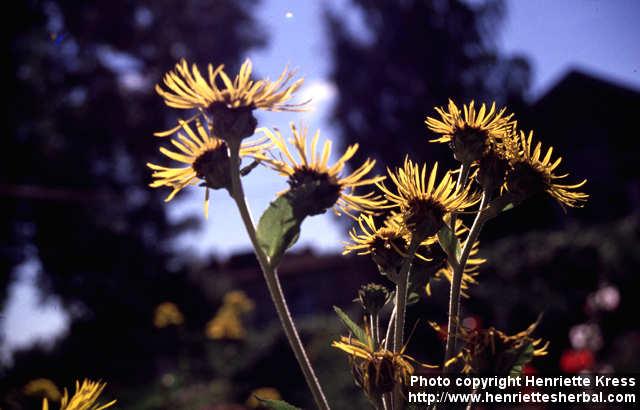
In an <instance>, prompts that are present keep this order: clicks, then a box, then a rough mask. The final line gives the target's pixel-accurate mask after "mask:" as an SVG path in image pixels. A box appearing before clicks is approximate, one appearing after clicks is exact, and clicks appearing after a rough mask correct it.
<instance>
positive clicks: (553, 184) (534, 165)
mask: <svg viewBox="0 0 640 410" xmlns="http://www.w3.org/2000/svg"><path fill="white" fill-rule="evenodd" d="M519 143H520V152H519V155H518V156H517V157H516V158H514V159H512V160H511V170H510V171H509V172H508V175H507V180H506V189H507V190H508V191H509V192H510V193H512V194H513V195H515V196H516V197H517V198H518V199H519V200H524V199H526V198H528V197H530V196H532V195H535V194H538V193H542V192H546V193H547V194H549V195H550V196H551V197H552V198H554V199H555V200H556V201H558V203H559V204H560V205H561V206H562V207H563V208H564V206H565V205H566V206H569V207H574V208H580V207H582V206H584V203H585V202H586V201H587V198H589V195H587V194H585V193H582V192H578V191H577V189H578V188H580V187H582V186H584V184H586V183H587V180H586V179H585V180H583V181H582V182H580V183H578V184H574V185H565V184H559V183H557V181H558V180H560V179H563V178H565V177H567V176H568V175H569V174H562V175H557V174H555V172H554V171H555V169H556V168H557V167H558V165H560V162H561V161H562V158H561V157H559V158H558V159H556V160H555V161H553V160H552V159H551V155H552V153H553V147H549V149H548V150H547V152H546V154H545V155H544V156H543V153H542V144H541V143H540V142H538V143H537V144H536V146H535V148H533V150H532V147H533V131H530V132H529V136H528V137H526V136H525V133H524V132H521V133H520V140H519Z"/></svg>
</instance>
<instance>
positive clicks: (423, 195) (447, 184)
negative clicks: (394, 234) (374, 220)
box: [377, 157, 479, 241]
mask: <svg viewBox="0 0 640 410" xmlns="http://www.w3.org/2000/svg"><path fill="white" fill-rule="evenodd" d="M387 171H388V173H389V177H390V178H391V181H393V183H394V185H395V192H393V191H391V189H389V188H387V187H386V186H385V185H384V184H383V183H377V185H378V187H379V188H380V189H381V190H382V192H384V194H385V197H386V199H387V200H388V201H389V202H390V205H387V207H397V208H399V213H400V214H401V215H402V222H403V224H404V226H406V228H407V229H408V230H410V231H411V233H412V234H413V235H418V236H419V238H420V240H421V241H422V240H424V239H426V238H427V237H430V236H433V235H435V234H436V233H437V232H438V230H439V229H440V228H441V227H442V225H443V224H444V217H445V215H446V214H447V213H450V212H459V211H461V210H464V209H466V208H468V207H470V206H472V205H474V204H476V203H477V202H478V200H479V197H478V195H475V194H471V193H470V192H469V190H470V186H471V185H470V184H469V185H467V186H466V187H457V188H456V181H455V180H454V178H453V177H452V176H451V172H449V171H448V172H447V173H446V174H445V175H444V177H443V178H442V179H441V180H440V182H439V183H436V177H437V172H438V163H437V162H436V163H435V165H434V166H433V168H432V169H431V173H430V174H429V179H428V181H427V173H428V172H427V171H428V168H427V165H426V164H424V165H423V166H422V167H420V166H419V165H418V164H416V163H414V162H412V161H411V160H410V159H409V158H408V157H407V158H405V161H404V167H403V168H397V169H396V170H395V171H392V170H391V169H388V168H387Z"/></svg>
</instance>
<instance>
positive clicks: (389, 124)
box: [0, 0, 640, 410]
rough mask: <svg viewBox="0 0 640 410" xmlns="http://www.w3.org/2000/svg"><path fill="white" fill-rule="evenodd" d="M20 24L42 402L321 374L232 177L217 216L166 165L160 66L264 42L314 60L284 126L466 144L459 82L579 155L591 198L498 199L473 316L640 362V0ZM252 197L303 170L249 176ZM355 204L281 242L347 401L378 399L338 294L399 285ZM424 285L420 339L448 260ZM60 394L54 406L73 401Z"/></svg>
mask: <svg viewBox="0 0 640 410" xmlns="http://www.w3.org/2000/svg"><path fill="white" fill-rule="evenodd" d="M12 7H13V13H15V14H14V15H12V16H11V18H10V19H8V20H10V21H8V22H7V25H8V26H9V33H10V34H9V60H8V61H9V63H8V64H7V65H6V70H7V76H6V78H7V81H6V83H5V85H6V86H7V88H6V90H7V93H8V98H7V101H6V109H5V113H6V119H5V124H6V126H7V129H6V132H5V133H4V136H3V137H2V148H3V152H4V153H5V154H4V156H3V158H2V161H0V204H2V216H1V217H0V230H1V235H0V238H1V240H0V312H1V313H0V358H1V364H0V407H2V408H3V409H5V410H10V409H30V408H39V403H40V402H41V398H42V397H43V395H44V396H47V397H49V398H50V399H53V400H55V399H56V397H57V398H59V394H60V391H59V390H60V389H61V388H62V387H63V386H68V387H71V386H72V385H73V383H74V381H75V380H76V379H81V378H84V377H90V378H93V379H101V380H104V381H106V382H108V383H109V385H108V387H107V390H106V391H105V394H104V397H105V400H106V399H107V398H118V400H119V404H118V407H119V408H123V409H136V410H152V409H207V410H212V409H218V410H221V409H243V408H254V407H255V406H256V403H255V402H252V401H250V400H248V399H249V398H250V397H251V395H252V392H254V391H255V390H256V389H262V390H260V391H261V395H263V396H272V397H276V396H278V395H280V396H282V397H284V398H285V399H286V400H287V401H289V402H292V403H294V404H297V405H299V406H310V405H311V400H310V396H309V394H307V390H306V387H305V385H304V381H303V378H302V374H301V373H300V371H299V369H298V367H297V364H296V363H295V360H294V357H293V355H292V354H291V352H290V350H289V348H288V345H287V342H286V340H285V338H284V336H283V334H282V332H281V331H280V328H279V323H278V322H277V318H276V315H275V311H274V309H273V307H272V305H271V302H270V300H269V298H268V294H267V291H266V289H265V286H264V284H263V280H262V276H261V274H260V271H259V268H258V266H257V263H256V261H255V258H254V257H253V254H252V253H251V250H250V248H249V247H248V244H249V242H248V239H247V238H246V236H245V232H244V229H243V228H242V226H241V222H240V220H239V218H238V217H237V212H236V210H235V209H234V207H233V204H232V201H231V200H230V199H229V198H228V197H227V196H226V194H225V193H224V192H218V191H216V192H214V195H213V198H212V201H211V209H210V218H209V220H208V221H205V220H204V218H203V217H202V213H201V212H202V198H203V192H202V191H201V190H200V189H198V188H192V189H191V190H187V192H182V193H181V194H180V195H178V198H177V199H176V200H174V201H172V202H170V203H169V204H165V203H164V202H163V199H164V196H165V195H166V194H167V192H160V191H159V190H152V189H150V188H148V186H147V184H148V183H149V182H150V172H149V170H148V169H147V168H146V167H145V163H146V162H148V161H151V162H156V163H158V162H159V161H163V159H161V156H160V155H159V153H158V146H159V145H160V144H161V143H166V141H162V140H158V139H157V138H154V137H153V136H152V133H153V132H155V131H158V130H162V129H166V128H168V126H169V125H171V124H173V123H175V119H176V117H175V116H176V111H175V110H170V109H168V108H166V107H164V105H163V103H162V101H161V99H160V98H159V97H158V96H157V95H155V93H154V91H153V86H154V84H155V83H157V82H158V81H159V80H160V79H161V76H162V74H163V73H164V72H166V71H167V70H169V69H171V68H172V67H173V65H174V64H175V62H176V61H177V60H178V59H180V58H182V57H185V58H187V59H188V60H189V61H194V62H197V63H199V64H206V63H209V62H211V63H213V64H214V65H216V64H219V63H224V64H226V66H227V67H228V69H229V70H230V71H231V72H234V71H235V70H237V68H238V67H239V66H240V64H241V63H242V61H243V60H244V59H245V58H251V59H252V61H253V63H254V69H255V71H256V72H255V76H256V77H263V76H268V77H270V78H275V77H277V76H278V75H279V74H280V72H281V71H282V69H283V68H284V66H285V65H287V64H289V66H291V67H296V68H298V73H299V75H300V76H303V77H305V86H304V88H303V89H302V90H301V92H300V93H299V99H300V100H305V99H307V98H312V99H313V101H312V106H313V108H314V109H313V110H312V111H310V112H306V113H301V114H290V113H262V112H261V113H259V116H258V119H259V121H260V125H262V126H270V127H277V128H280V129H282V130H283V131H285V132H286V130H288V123H289V122H290V121H296V122H297V123H299V122H300V121H303V122H304V123H305V124H307V125H308V126H309V127H310V128H311V129H312V130H314V129H315V128H320V129H321V131H322V135H324V136H325V137H328V138H332V139H334V141H336V142H337V144H334V147H335V148H334V149H335V152H334V155H336V154H338V153H339V151H340V150H341V149H343V148H344V147H345V146H346V145H347V144H350V143H354V142H358V143H359V144H360V146H361V149H360V153H359V154H360V157H359V158H358V159H362V158H364V157H365V156H373V157H374V158H376V159H377V160H378V164H379V171H380V172H383V171H384V166H386V165H395V164H398V163H399V161H400V160H401V159H402V158H403V156H404V155H405V153H407V152H408V153H410V154H411V156H412V157H413V158H414V159H419V160H423V161H427V162H429V163H431V162H433V161H434V160H438V161H441V163H444V164H446V165H447V166H448V167H450V168H453V167H455V166H456V164H455V163H454V161H453V159H452V158H451V153H450V151H449V149H448V148H447V147H446V146H445V145H443V144H429V143H427V141H428V139H429V138H431V137H432V136H431V135H430V133H429V132H428V131H427V130H426V127H425V126H424V123H423V121H424V117H425V116H426V115H433V114H434V113H435V112H434V110H433V107H434V106H440V105H445V104H446V102H447V99H448V98H453V99H455V101H457V102H458V103H460V104H461V103H463V102H466V101H469V100H471V99H475V100H476V101H487V102H491V101H496V102H497V103H498V104H500V105H506V106H507V107H508V108H509V110H510V111H512V112H514V113H515V114H516V116H517V119H518V121H519V124H520V126H521V127H522V128H524V129H527V130H528V129H533V130H535V133H536V135H537V136H538V137H539V138H541V139H542V141H543V142H544V143H545V144H546V145H552V146H554V147H555V149H556V151H555V152H557V153H559V155H561V156H563V158H564V160H563V164H564V168H563V170H565V171H567V172H569V173H571V175H572V177H575V180H576V182H578V181H579V180H581V179H582V178H587V179H588V180H589V183H588V185H587V187H586V191H587V192H588V193H589V194H590V195H591V198H590V201H589V203H588V204H587V206H586V207H585V208H584V209H579V210H574V209H571V210H569V211H568V213H566V214H564V213H563V212H562V210H561V208H560V207H559V206H557V204H555V203H553V202H552V201H551V200H549V199H548V198H535V199H533V200H530V201H529V202H527V203H525V204H523V205H522V206H520V207H518V208H516V209H514V210H512V211H509V212H507V213H505V214H503V215H502V216H501V217H500V218H499V219H497V220H495V221H492V223H491V224H490V225H488V226H487V228H486V229H485V231H484V232H483V234H482V236H481V241H482V246H481V255H482V256H484V257H486V258H487V259H488V262H487V264H486V265H485V266H484V267H483V268H482V270H481V274H480V277H479V280H480V284H479V285H478V286H477V287H475V288H473V289H472V291H471V293H470V294H471V298H470V299H468V300H465V301H464V302H463V317H464V318H465V324H466V325H468V326H471V327H489V326H496V327H498V328H500V329H503V330H505V331H507V332H508V333H514V332H516V331H520V330H523V329H524V328H525V327H526V326H527V325H528V324H530V323H531V322H533V321H534V320H535V319H536V317H537V316H538V315H539V314H540V313H544V316H543V319H542V322H541V324H540V326H539V328H538V330H537V333H536V334H537V335H538V336H540V337H543V338H545V339H547V340H550V341H551V346H550V354H549V356H547V357H545V358H542V359H540V360H537V361H536V362H534V363H533V365H532V366H530V368H529V369H528V371H531V372H538V373H557V372H569V373H571V372H580V371H597V372H638V371H640V329H639V326H638V320H637V316H636V312H637V311H638V309H640V304H639V298H638V297H637V295H636V292H637V291H638V290H639V275H638V270H639V267H640V215H639V213H638V211H637V209H639V208H640V173H638V171H637V162H638V160H637V155H638V154H639V153H640V142H639V141H640V140H639V139H638V138H637V134H638V130H637V115H638V114H639V113H640V74H639V73H638V70H639V69H640V48H639V47H638V45H637V41H638V38H640V29H639V28H638V24H637V19H638V18H639V17H640V3H639V2H636V1H632V0H627V1H625V0H601V1H597V0H582V1H577V0H571V1H569V0H565V1H552V0H545V1H537V2H524V1H522V2H520V1H498V0H487V1H481V0H465V1H463V0H449V1H447V0H434V1H419V0H404V1H391V0H388V1H383V0H339V1H334V2H320V1H316V2H306V1H305V2H301V1H292V0H291V1H285V0H262V1H250V0H183V1H180V2H178V1H137V2H133V1H125V0H111V1H108V2H107V1H95V2H88V1H87V2H67V1H37V0H29V1H23V2H17V3H16V4H14V5H13V6H12ZM246 184H247V186H246V191H247V194H248V198H249V201H250V203H251V206H252V208H253V210H254V214H255V215H256V216H257V215H259V214H260V213H261V211H262V210H263V209H264V208H265V207H266V206H267V205H268V203H269V201H270V200H272V199H273V198H274V196H275V193H276V192H278V191H280V190H282V189H283V188H284V187H285V181H284V180H283V179H282V178H279V177H277V176H276V175H274V174H273V173H270V172H267V171H266V170H263V169H261V168H258V169H257V170H256V171H254V172H253V173H252V174H251V175H250V176H249V177H248V178H247V179H246ZM348 228H349V221H347V220H345V219H342V220H340V219H338V218H336V217H335V216H333V215H332V214H330V213H327V214H325V215H321V216H318V217H314V218H310V219H308V220H307V221H305V223H304V225H303V232H302V236H301V239H300V241H299V242H298V244H297V245H296V246H295V247H294V248H293V249H292V250H291V251H290V253H289V254H288V255H287V257H286V258H285V261H284V262H283V265H282V268H281V276H282V281H283V284H284V288H285V292H286V294H287V296H288V298H289V301H290V303H291V307H292V310H293V312H294V315H295V316H296V319H297V322H298V324H299V326H300V328H301V333H302V337H303V339H304V341H305V344H306V345H307V346H308V347H309V353H310V356H311V360H312V362H313V363H314V364H315V365H316V366H317V370H318V373H319V377H320V379H321V381H322V383H323V384H324V385H326V388H327V394H328V396H329V397H330V398H331V401H332V403H334V404H335V407H336V408H361V407H362V408H364V407H366V404H365V402H364V401H363V399H362V397H361V395H360V393H359V391H358V390H357V389H356V388H355V386H354V385H353V381H352V379H351V376H350V373H349V366H348V361H347V360H346V358H345V356H344V355H343V354H342V353H341V352H339V351H337V350H335V349H330V348H329V344H330V341H331V340H332V339H335V338H337V337H338V336H339V335H340V334H341V333H345V330H344V329H343V328H341V326H340V324H339V323H338V321H337V320H336V318H335V317H334V316H333V314H332V306H333V305H339V306H341V307H343V308H344V309H346V310H348V311H350V312H351V314H352V317H354V318H355V317H357V315H358V314H359V312H358V310H357V308H356V306H355V304H354V303H352V302H351V300H352V299H353V297H354V296H355V294H356V291H357V288H358V287H359V285H360V284H363V283H365V282H370V281H376V282H379V283H383V284H386V285H389V284H390V283H389V282H387V281H386V279H385V278H383V277H380V276H379V275H377V274H376V268H375V266H374V265H373V264H372V263H371V262H369V261H368V260H367V259H366V258H364V257H360V258H357V257H343V256H341V255H340V252H341V249H342V245H341V241H343V240H345V239H346V232H347V230H348ZM433 286H434V294H433V296H432V297H430V298H427V297H426V295H423V297H422V300H421V301H420V302H419V303H417V304H415V305H413V306H411V308H410V310H409V312H408V314H409V319H408V320H409V322H408V323H415V322H416V320H417V319H418V318H419V317H420V318H423V320H422V321H421V322H419V323H418V325H417V328H416V329H417V330H416V333H415V335H414V337H413V338H412V342H411V344H410V346H409V348H408V350H409V352H411V354H412V355H414V356H415V357H417V358H419V359H421V360H425V361H430V362H437V361H439V360H440V358H441V357H442V353H443V348H442V342H441V341H440V340H439V339H438V338H437V337H436V335H435V334H434V333H433V331H432V330H430V329H429V328H428V326H427V325H426V322H425V321H424V319H428V320H434V321H437V322H444V321H445V318H446V299H447V296H448V290H447V289H448V285H447V284H446V283H435V284H433ZM54 408H55V406H54Z"/></svg>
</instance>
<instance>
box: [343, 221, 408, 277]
mask: <svg viewBox="0 0 640 410" xmlns="http://www.w3.org/2000/svg"><path fill="white" fill-rule="evenodd" d="M358 226H359V227H360V229H359V231H358V229H357V227H354V228H352V229H351V231H350V232H349V237H350V238H351V242H345V243H344V251H343V252H342V254H343V255H346V254H349V253H351V252H355V253H356V254H357V255H371V258H372V259H373V261H374V262H375V263H376V264H377V265H378V267H379V268H380V271H381V272H382V273H384V274H394V273H396V271H397V270H398V269H399V268H400V266H401V265H402V260H403V259H404V258H405V257H407V256H408V255H407V240H406V233H405V230H404V229H403V227H402V226H400V225H397V224H395V223H393V222H390V223H388V225H387V224H385V225H383V226H381V227H376V223H375V220H374V218H373V216H371V215H368V214H364V213H363V214H360V215H359V216H358Z"/></svg>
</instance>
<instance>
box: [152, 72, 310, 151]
mask: <svg viewBox="0 0 640 410" xmlns="http://www.w3.org/2000/svg"><path fill="white" fill-rule="evenodd" d="M223 68H224V65H219V66H218V67H216V68H215V69H214V68H213V66H212V65H211V64H209V66H208V79H205V78H204V77H203V76H202V75H201V74H200V71H199V70H198V67H197V66H196V65H195V64H193V65H192V66H191V69H189V65H188V64H187V62H186V61H185V60H184V59H183V60H181V61H180V62H179V63H178V64H176V67H175V70H173V71H169V72H168V73H167V74H165V76H164V85H165V87H166V88H167V89H166V90H165V89H163V88H162V87H161V86H160V84H157V85H156V91H157V92H158V94H160V96H162V98H164V101H165V104H167V105H168V106H169V107H173V108H181V109H194V108H195V109H198V111H199V113H198V114H196V116H195V117H198V116H202V115H203V116H204V117H205V118H206V119H207V121H209V120H211V121H213V123H214V124H215V125H216V128H217V129H218V134H219V135H218V136H219V137H220V138H222V139H225V140H227V141H234V140H237V141H240V140H242V139H243V138H246V137H248V136H250V135H252V134H253V133H254V132H255V128H256V124H257V120H256V118H255V117H254V116H253V113H252V111H253V110H254V109H257V108H260V109H263V110H269V111H304V103H302V104H289V103H288V101H289V99H290V98H291V97H292V95H293V93H294V92H295V91H296V90H297V89H298V88H300V86H301V85H302V83H303V81H304V80H303V79H299V80H297V81H295V82H293V83H291V80H292V78H293V76H294V74H295V73H293V72H290V71H289V70H288V69H287V68H285V69H284V71H283V72H282V74H281V75H280V77H279V78H278V79H277V80H276V81H270V80H268V79H267V80H258V81H253V80H251V61H250V60H248V59H247V60H246V61H245V62H244V63H243V64H242V67H240V72H239V73H238V75H236V77H235V79H234V80H233V81H231V78H229V75H227V73H225V72H224V70H223ZM195 117H194V118H195ZM190 121H191V120H189V121H187V122H190ZM176 129H177V128H173V129H171V130H168V131H164V132H159V133H156V135H157V136H165V135H168V134H171V133H173V132H175V130H176Z"/></svg>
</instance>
